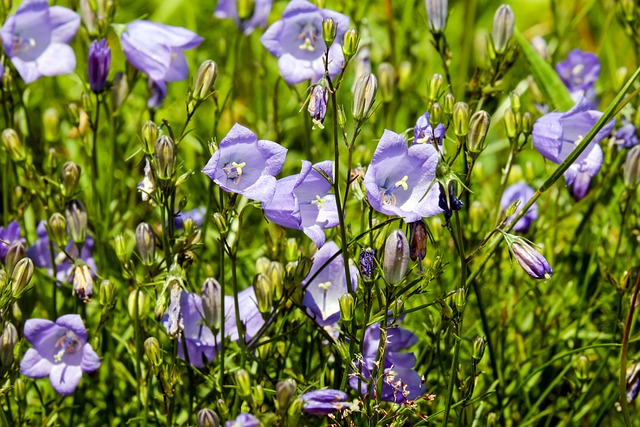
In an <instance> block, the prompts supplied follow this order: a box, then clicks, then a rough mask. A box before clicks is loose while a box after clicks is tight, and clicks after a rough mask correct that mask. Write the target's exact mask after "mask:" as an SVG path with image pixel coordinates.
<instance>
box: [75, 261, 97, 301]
mask: <svg viewBox="0 0 640 427" xmlns="http://www.w3.org/2000/svg"><path fill="white" fill-rule="evenodd" d="M73 290H74V292H75V293H76V295H78V298H80V299H81V300H82V301H84V302H89V301H91V296H92V295H93V276H92V275H91V270H90V269H89V266H88V265H87V264H85V263H83V262H82V263H80V264H77V265H76V266H75V267H74V268H73Z"/></svg>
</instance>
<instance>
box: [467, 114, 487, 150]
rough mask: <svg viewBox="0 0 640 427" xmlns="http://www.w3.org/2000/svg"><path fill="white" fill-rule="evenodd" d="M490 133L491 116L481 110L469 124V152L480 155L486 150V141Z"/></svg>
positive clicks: (472, 117)
mask: <svg viewBox="0 0 640 427" xmlns="http://www.w3.org/2000/svg"><path fill="white" fill-rule="evenodd" d="M488 131H489V114H488V113H487V112H486V111H483V110H480V111H476V112H475V113H473V116H471V121H470V123H469V135H467V147H468V148H469V151H471V152H472V153H475V154H479V153H481V152H482V150H484V140H485V138H486V137H487V132H488Z"/></svg>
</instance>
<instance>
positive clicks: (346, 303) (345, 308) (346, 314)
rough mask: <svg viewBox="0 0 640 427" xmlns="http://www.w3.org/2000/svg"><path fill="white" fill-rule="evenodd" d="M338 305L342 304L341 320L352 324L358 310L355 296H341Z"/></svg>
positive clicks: (347, 294)
mask: <svg viewBox="0 0 640 427" xmlns="http://www.w3.org/2000/svg"><path fill="white" fill-rule="evenodd" d="M338 303H339V304H340V319H341V320H342V321H344V322H350V321H351V320H352V319H353V314H354V313H355V310H356V307H355V301H354V299H353V295H351V294H349V293H346V294H343V295H341V296H340V298H338Z"/></svg>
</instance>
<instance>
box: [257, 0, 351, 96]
mask: <svg viewBox="0 0 640 427" xmlns="http://www.w3.org/2000/svg"><path fill="white" fill-rule="evenodd" d="M325 18H333V20H334V22H335V24H336V28H337V31H336V38H335V40H334V42H333V44H332V45H331V47H330V48H329V75H330V76H331V77H335V76H336V75H338V73H339V72H340V70H341V69H342V66H343V65H344V56H343V54H342V48H341V46H340V40H342V37H343V36H344V33H345V31H346V30H347V27H348V26H349V18H348V17H347V16H345V15H343V14H341V13H338V12H334V11H332V10H328V9H320V8H318V6H316V5H314V4H312V3H309V2H308V1H306V0H293V1H291V2H290V3H289V4H288V5H287V7H286V8H285V9H284V12H282V19H281V20H280V21H277V22H274V23H273V24H272V25H271V26H270V27H269V28H268V29H267V31H266V32H265V33H264V34H263V36H262V38H261V39H260V41H261V42H262V44H263V45H264V47H265V48H266V49H267V50H268V51H269V53H271V54H272V55H273V56H275V57H277V58H278V68H279V69H280V74H282V77H284V80H285V81H286V82H287V83H289V84H296V83H300V82H303V81H305V80H312V81H313V82H315V81H317V80H318V79H320V78H321V77H322V75H323V74H324V55H325V51H326V46H325V42H324V39H323V37H322V21H323V19H325Z"/></svg>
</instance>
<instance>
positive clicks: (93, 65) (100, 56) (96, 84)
mask: <svg viewBox="0 0 640 427" xmlns="http://www.w3.org/2000/svg"><path fill="white" fill-rule="evenodd" d="M87 66H88V68H89V87H90V88H91V90H92V91H93V93H100V92H102V91H103V90H104V87H105V86H106V85H107V76H108V75H109V68H110V67H111V49H109V46H107V40H106V39H102V40H100V41H99V42H98V41H96V40H94V41H93V42H91V46H89V61H88V64H87Z"/></svg>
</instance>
